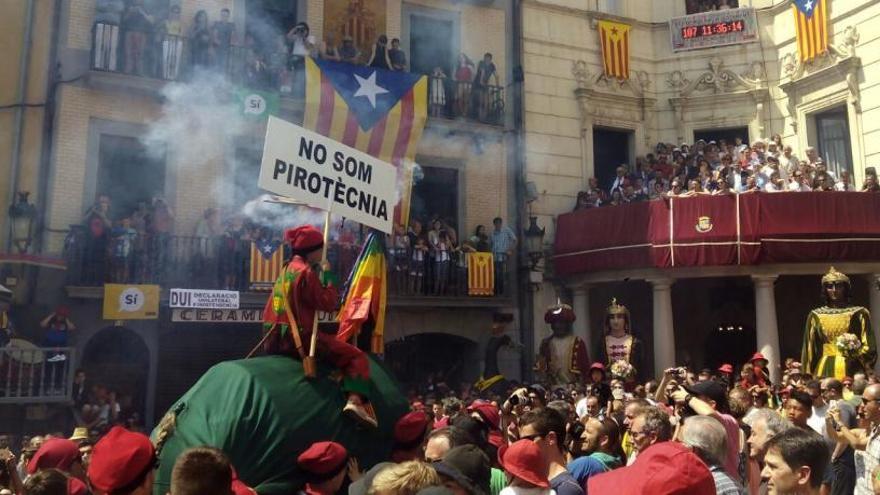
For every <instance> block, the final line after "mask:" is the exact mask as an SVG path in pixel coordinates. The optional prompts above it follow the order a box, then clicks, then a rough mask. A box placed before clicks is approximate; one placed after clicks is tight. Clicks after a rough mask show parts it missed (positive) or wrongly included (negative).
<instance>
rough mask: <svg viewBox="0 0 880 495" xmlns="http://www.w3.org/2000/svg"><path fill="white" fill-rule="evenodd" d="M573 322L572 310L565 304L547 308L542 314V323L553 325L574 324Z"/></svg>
mask: <svg viewBox="0 0 880 495" xmlns="http://www.w3.org/2000/svg"><path fill="white" fill-rule="evenodd" d="M574 320H575V315H574V310H572V309H571V306H569V305H567V304H561V305H557V306H551V307H550V308H547V311H546V312H545V313H544V323H555V322H558V321H562V322H566V323H574Z"/></svg>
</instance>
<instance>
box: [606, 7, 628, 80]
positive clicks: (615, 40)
mask: <svg viewBox="0 0 880 495" xmlns="http://www.w3.org/2000/svg"><path fill="white" fill-rule="evenodd" d="M630 27H631V26H630V25H629V24H623V23H621V22H612V21H599V42H600V45H601V47H602V64H603V66H604V67H605V75H606V76H608V77H616V78H618V79H629V30H630Z"/></svg>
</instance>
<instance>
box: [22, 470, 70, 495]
mask: <svg viewBox="0 0 880 495" xmlns="http://www.w3.org/2000/svg"><path fill="white" fill-rule="evenodd" d="M24 493H27V494H28V495H67V475H66V474H64V473H62V472H61V471H59V470H57V469H41V470H40V471H38V472H37V473H35V474H34V475H33V476H31V477H30V478H28V480H27V481H26V482H25V483H24Z"/></svg>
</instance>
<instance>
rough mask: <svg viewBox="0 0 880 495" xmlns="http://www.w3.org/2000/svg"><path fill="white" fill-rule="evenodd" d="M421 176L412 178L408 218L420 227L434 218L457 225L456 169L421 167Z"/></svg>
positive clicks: (457, 179)
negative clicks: (420, 224) (417, 222)
mask: <svg viewBox="0 0 880 495" xmlns="http://www.w3.org/2000/svg"><path fill="white" fill-rule="evenodd" d="M421 170H422V174H421V177H418V175H419V174H416V177H414V178H413V188H412V195H411V200H410V201H411V205H410V218H411V219H412V220H419V221H420V222H422V225H427V222H428V221H430V220H431V219H432V218H434V217H441V218H445V219H447V220H449V221H450V222H451V223H452V224H453V225H454V226H455V227H456V228H459V231H460V227H459V225H458V223H459V222H458V212H459V211H458V199H459V190H458V189H459V178H458V169H455V168H445V167H421Z"/></svg>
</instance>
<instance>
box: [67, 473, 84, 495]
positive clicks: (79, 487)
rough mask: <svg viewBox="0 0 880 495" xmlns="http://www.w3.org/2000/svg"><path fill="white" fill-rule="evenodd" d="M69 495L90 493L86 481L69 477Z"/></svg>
mask: <svg viewBox="0 0 880 495" xmlns="http://www.w3.org/2000/svg"><path fill="white" fill-rule="evenodd" d="M67 495H89V488H88V487H87V486H86V484H85V483H83V482H82V481H80V480H78V479H76V478H74V477H73V476H71V477H70V478H67Z"/></svg>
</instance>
